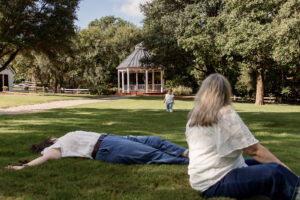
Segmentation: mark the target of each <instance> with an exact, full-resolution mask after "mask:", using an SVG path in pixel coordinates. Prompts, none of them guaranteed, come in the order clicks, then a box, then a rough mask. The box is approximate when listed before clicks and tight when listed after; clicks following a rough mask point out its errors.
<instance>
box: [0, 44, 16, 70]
mask: <svg viewBox="0 0 300 200" xmlns="http://www.w3.org/2000/svg"><path fill="white" fill-rule="evenodd" d="M19 51H20V49H17V50H16V51H15V52H13V53H12V54H10V56H9V58H8V59H7V61H6V62H5V63H4V64H3V65H2V67H0V72H2V71H3V70H5V69H6V68H7V67H8V65H9V64H10V63H11V62H12V61H13V60H14V59H15V58H16V56H17V54H18V53H19Z"/></svg>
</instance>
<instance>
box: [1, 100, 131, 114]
mask: <svg viewBox="0 0 300 200" xmlns="http://www.w3.org/2000/svg"><path fill="white" fill-rule="evenodd" d="M127 98H129V97H124V96H123V97H108V98H103V99H92V100H66V101H53V102H49V103H41V104H34V105H23V106H15V107H10V108H4V109H0V115H14V114H27V113H36V112H42V111H44V110H50V109H55V108H64V107H68V106H76V105H80V104H88V103H97V102H104V101H111V100H118V99H127Z"/></svg>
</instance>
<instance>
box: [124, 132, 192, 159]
mask: <svg viewBox="0 0 300 200" xmlns="http://www.w3.org/2000/svg"><path fill="white" fill-rule="evenodd" d="M123 137H124V138H126V139H128V140H132V141H135V142H139V143H142V144H145V145H148V146H151V147H153V148H155V149H159V150H160V151H163V152H165V153H167V154H170V155H173V156H181V154H182V153H183V152H184V151H185V150H186V148H184V147H181V146H178V145H176V144H174V143H172V142H170V141H168V140H164V139H162V138H160V137H156V136H133V135H128V136H123Z"/></svg>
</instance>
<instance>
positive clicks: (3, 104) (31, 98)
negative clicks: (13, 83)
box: [0, 93, 103, 108]
mask: <svg viewBox="0 0 300 200" xmlns="http://www.w3.org/2000/svg"><path fill="white" fill-rule="evenodd" d="M96 98H103V96H93V95H71V94H56V95H54V94H52V95H50V94H47V95H45V96H43V95H2V94H1V93H0V108H8V107H12V106H20V105H29V104H38V103H46V102H52V101H61V100H75V99H78V100H79V99H96Z"/></svg>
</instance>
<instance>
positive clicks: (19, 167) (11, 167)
mask: <svg viewBox="0 0 300 200" xmlns="http://www.w3.org/2000/svg"><path fill="white" fill-rule="evenodd" d="M23 168H24V166H14V165H8V166H6V167H5V169H6V170H21V169H23Z"/></svg>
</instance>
